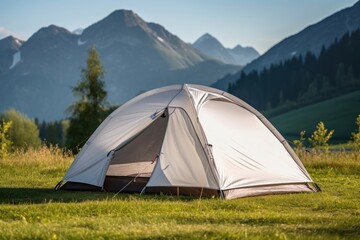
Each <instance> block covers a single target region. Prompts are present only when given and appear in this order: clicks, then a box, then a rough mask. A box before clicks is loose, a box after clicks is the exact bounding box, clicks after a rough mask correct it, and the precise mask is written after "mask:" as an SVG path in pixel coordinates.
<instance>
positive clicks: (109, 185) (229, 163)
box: [57, 84, 319, 199]
mask: <svg viewBox="0 0 360 240" xmlns="http://www.w3.org/2000/svg"><path fill="white" fill-rule="evenodd" d="M57 188H61V189H73V190H95V189H99V190H106V191H117V192H119V191H120V192H139V193H140V192H142V193H160V192H162V193H170V194H186V195H200V196H201V195H202V196H213V195H217V196H220V197H222V198H225V199H232V198H238V197H245V196H255V195H266V194H275V193H290V192H315V191H318V190H319V188H318V187H317V185H316V184H315V183H314V182H313V180H312V179H311V177H310V175H309V174H308V173H307V171H306V169H305V168H304V166H303V164H302V163H301V161H300V160H299V158H298V157H297V156H296V154H295V153H294V152H293V150H292V149H291V147H290V146H289V145H288V143H287V141H286V140H285V139H284V138H283V137H282V136H281V134H280V133H279V132H278V131H277V130H276V129H275V128H274V127H273V126H272V125H271V124H270V122H269V121H268V120H266V118H265V117H263V116H262V115H261V114H260V113H259V112H258V111H256V110H255V109H254V108H252V107H251V106H250V105H248V104H246V103H245V102H243V101H241V100H240V99H238V98H236V97H234V96H232V95H230V94H228V93H226V92H223V91H220V90H217V89H214V88H210V87H205V86H200V85H191V84H184V85H173V86H167V87H162V88H158V89H155V90H151V91H149V92H146V93H143V94H141V95H139V96H137V97H135V98H134V99H132V100H130V101H128V102H127V103H125V104H124V105H122V106H121V107H119V108H118V109H117V110H115V111H114V112H113V113H111V114H110V115H109V116H108V117H107V118H106V119H105V120H104V121H103V122H102V123H101V125H100V126H99V127H98V128H97V129H96V131H95V132H94V133H93V134H92V136H91V137H90V138H89V140H88V141H87V142H86V144H85V145H84V146H83V148H82V149H81V151H80V153H79V154H78V155H77V157H76V159H75V160H74V162H73V163H72V165H71V167H70V168H69V170H68V171H67V173H66V174H65V176H64V178H63V179H62V181H61V182H60V183H59V184H58V185H57Z"/></svg>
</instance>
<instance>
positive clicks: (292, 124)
mask: <svg viewBox="0 0 360 240" xmlns="http://www.w3.org/2000/svg"><path fill="white" fill-rule="evenodd" d="M359 114H360V91H356V92H353V93H349V94H346V95H344V96H341V97H337V98H334V99H330V100H327V101H323V102H319V103H316V104H312V105H310V106H306V107H303V108H300V109H296V110H293V111H290V112H287V113H284V114H280V115H278V116H274V117H270V118H269V121H270V122H271V123H272V124H273V125H274V126H275V127H276V128H277V129H278V130H279V131H280V132H281V133H282V134H283V135H284V137H285V138H287V139H298V138H299V133H300V131H302V130H305V131H306V133H307V136H310V135H311V133H312V132H313V131H314V130H315V126H316V124H317V123H318V122H320V121H323V122H324V123H325V126H326V127H327V128H328V129H335V133H334V137H333V140H335V141H338V142H347V141H348V140H349V139H350V136H351V134H350V133H351V132H354V131H355V129H356V125H355V120H356V117H357V115H359Z"/></svg>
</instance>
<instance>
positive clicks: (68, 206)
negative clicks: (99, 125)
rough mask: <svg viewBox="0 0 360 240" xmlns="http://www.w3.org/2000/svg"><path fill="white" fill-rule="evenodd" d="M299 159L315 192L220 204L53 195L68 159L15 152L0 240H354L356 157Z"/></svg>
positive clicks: (1, 203) (359, 170) (359, 179)
mask: <svg viewBox="0 0 360 240" xmlns="http://www.w3.org/2000/svg"><path fill="white" fill-rule="evenodd" d="M301 158H302V160H303V162H304V164H305V166H306V167H307V169H308V171H309V173H310V174H311V176H312V177H313V179H314V180H315V181H316V182H317V183H318V184H319V185H320V187H321V188H322V190H323V191H322V192H320V193H307V194H305V193H304V194H287V195H273V196H264V197H252V198H242V199H236V200H221V199H216V198H213V199H198V198H191V197H176V196H161V195H142V196H139V195H137V194H118V195H116V196H115V195H114V194H113V193H105V192H68V191H54V190H53V187H54V186H55V185H56V183H57V182H58V181H59V180H60V179H61V177H62V176H63V174H64V173H65V171H66V169H67V168H68V166H69V164H70V163H71V161H72V157H71V156H70V155H69V156H63V154H62V153H61V151H59V150H58V149H56V148H52V149H48V148H41V149H40V150H36V151H34V150H30V151H28V152H26V153H21V152H18V153H15V154H13V155H11V156H9V157H7V158H5V159H0V239H234V238H236V239H360V202H359V198H360V155H359V154H358V155H356V154H355V153H331V154H328V155H325V154H320V155H316V154H311V153H303V154H302V155H301ZM356 158H357V159H356Z"/></svg>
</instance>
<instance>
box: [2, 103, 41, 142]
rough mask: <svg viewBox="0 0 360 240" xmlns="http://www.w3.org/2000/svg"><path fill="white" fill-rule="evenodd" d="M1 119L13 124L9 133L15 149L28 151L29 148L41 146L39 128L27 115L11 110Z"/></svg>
mask: <svg viewBox="0 0 360 240" xmlns="http://www.w3.org/2000/svg"><path fill="white" fill-rule="evenodd" d="M1 118H2V119H4V120H5V121H11V122H12V126H11V128H10V129H9V132H8V133H9V139H10V140H11V141H12V143H13V144H12V147H13V148H15V149H16V148H20V149H27V148H28V147H39V146H40V145H41V140H40V138H39V129H38V127H37V126H36V124H35V122H34V121H33V120H31V119H30V118H28V117H27V116H26V115H25V114H23V113H20V112H17V111H16V110H15V109H10V110H8V111H6V112H5V113H3V114H2V116H1Z"/></svg>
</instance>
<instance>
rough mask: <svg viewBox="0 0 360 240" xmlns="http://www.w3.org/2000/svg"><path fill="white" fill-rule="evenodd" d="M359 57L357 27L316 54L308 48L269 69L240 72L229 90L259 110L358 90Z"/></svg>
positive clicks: (358, 31) (294, 104)
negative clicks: (308, 50)
mask: <svg viewBox="0 0 360 240" xmlns="http://www.w3.org/2000/svg"><path fill="white" fill-rule="evenodd" d="M359 59H360V29H358V30H356V31H353V32H351V33H346V34H345V35H343V36H342V37H341V38H339V39H338V40H336V41H335V42H334V43H333V44H331V45H330V46H329V47H327V48H324V49H323V50H321V53H320V54H319V56H316V55H315V54H314V53H311V52H307V53H306V55H305V56H304V57H303V58H302V57H300V56H294V57H292V58H291V59H288V60H285V61H284V62H282V63H278V64H272V65H271V67H270V68H269V69H265V70H262V71H259V72H258V71H252V72H250V73H244V72H242V73H241V76H240V78H239V80H237V81H236V82H235V83H231V84H230V85H229V89H228V91H229V93H232V94H234V95H235V96H238V97H239V98H241V99H243V100H244V101H246V102H248V103H249V104H251V105H252V106H253V107H255V108H256V109H258V110H271V109H273V108H277V107H285V106H287V107H291V108H295V107H299V106H304V105H310V104H313V103H314V102H319V101H321V100H325V99H330V98H333V97H336V96H341V95H343V94H346V93H348V92H351V91H357V90H359V89H360V61H359ZM354 107H355V108H357V109H359V106H355V105H354Z"/></svg>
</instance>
